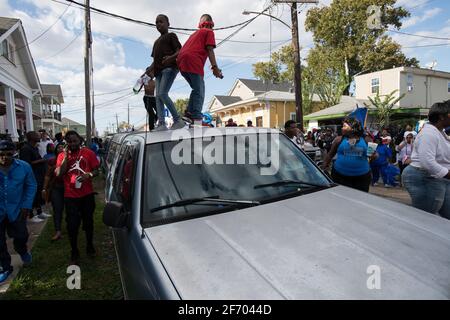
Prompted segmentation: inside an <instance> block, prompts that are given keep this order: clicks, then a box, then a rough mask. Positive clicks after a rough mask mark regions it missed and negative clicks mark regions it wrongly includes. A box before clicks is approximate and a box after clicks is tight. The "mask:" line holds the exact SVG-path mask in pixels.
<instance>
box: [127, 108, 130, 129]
mask: <svg viewBox="0 0 450 320" xmlns="http://www.w3.org/2000/svg"><path fill="white" fill-rule="evenodd" d="M127 125H128V126H127V128H130V104H128V121H127Z"/></svg>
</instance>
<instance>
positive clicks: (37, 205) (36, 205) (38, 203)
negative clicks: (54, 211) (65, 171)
mask: <svg viewBox="0 0 450 320" xmlns="http://www.w3.org/2000/svg"><path fill="white" fill-rule="evenodd" d="M42 189H44V185H42V184H38V186H37V189H36V194H35V195H34V200H33V210H36V213H37V214H38V215H39V214H41V213H42V205H43V204H44V199H42ZM31 216H33V214H31Z"/></svg>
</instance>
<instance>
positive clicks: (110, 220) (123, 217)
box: [103, 201, 128, 228]
mask: <svg viewBox="0 0 450 320" xmlns="http://www.w3.org/2000/svg"><path fill="white" fill-rule="evenodd" d="M103 223H104V224H106V225H107V226H109V227H113V228H124V227H126V226H127V223H128V213H127V212H125V210H124V208H123V204H122V203H120V202H117V201H110V202H107V203H106V205H105V208H104V209H103Z"/></svg>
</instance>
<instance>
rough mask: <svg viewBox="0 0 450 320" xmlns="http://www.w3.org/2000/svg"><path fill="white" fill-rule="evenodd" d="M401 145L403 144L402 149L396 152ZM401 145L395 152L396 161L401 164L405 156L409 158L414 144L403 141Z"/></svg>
mask: <svg viewBox="0 0 450 320" xmlns="http://www.w3.org/2000/svg"><path fill="white" fill-rule="evenodd" d="M401 144H404V145H405V146H404V147H403V148H402V149H400V151H398V149H399V148H400V145H401ZM401 144H400V145H399V146H398V147H397V151H398V154H397V155H398V156H397V160H398V161H402V162H403V161H404V159H405V156H408V157H409V158H411V154H412V150H413V147H414V143H410V144H408V143H406V142H405V141H403V142H402V143H401Z"/></svg>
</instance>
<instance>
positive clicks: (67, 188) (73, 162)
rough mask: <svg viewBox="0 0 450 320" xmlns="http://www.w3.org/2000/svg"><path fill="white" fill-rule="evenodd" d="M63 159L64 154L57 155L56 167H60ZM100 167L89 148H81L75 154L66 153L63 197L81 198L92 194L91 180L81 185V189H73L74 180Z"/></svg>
mask: <svg viewBox="0 0 450 320" xmlns="http://www.w3.org/2000/svg"><path fill="white" fill-rule="evenodd" d="M63 159H64V152H61V153H60V154H59V155H58V160H57V162H56V167H58V168H59V167H60V166H61V163H62V161H63ZM99 166H100V163H99V162H98V159H97V156H96V155H95V153H94V152H93V151H92V150H90V149H89V148H81V149H80V150H78V151H76V152H71V151H68V154H67V172H66V174H65V175H64V197H66V198H81V197H84V196H87V195H90V194H92V193H94V188H93V187H92V181H91V179H86V180H84V181H83V182H82V183H81V188H78V189H77V188H75V180H76V178H77V177H78V176H81V175H83V174H84V173H89V172H92V171H93V170H94V169H97V168H98V167H99Z"/></svg>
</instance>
